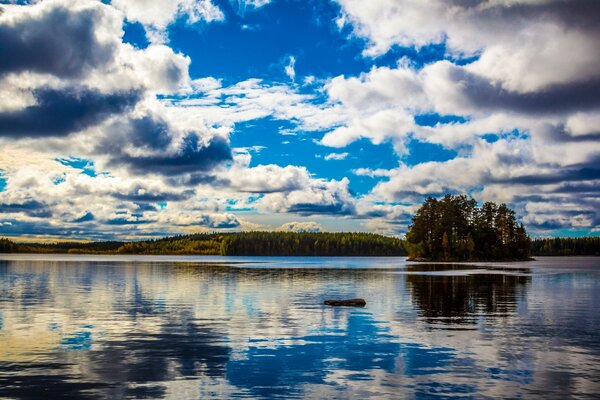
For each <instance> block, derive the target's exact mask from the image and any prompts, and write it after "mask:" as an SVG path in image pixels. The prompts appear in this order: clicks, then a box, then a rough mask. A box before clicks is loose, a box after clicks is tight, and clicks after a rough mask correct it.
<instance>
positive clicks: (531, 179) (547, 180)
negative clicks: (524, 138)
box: [490, 168, 600, 185]
mask: <svg viewBox="0 0 600 400" xmlns="http://www.w3.org/2000/svg"><path fill="white" fill-rule="evenodd" d="M594 179H600V169H596V168H581V169H573V170H557V171H556V172H555V173H552V174H536V175H522V176H518V177H512V178H502V179H496V178H492V179H490V182H491V183H512V184H524V185H549V184H553V183H561V182H574V181H588V180H594Z"/></svg>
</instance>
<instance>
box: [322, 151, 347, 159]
mask: <svg viewBox="0 0 600 400" xmlns="http://www.w3.org/2000/svg"><path fill="white" fill-rule="evenodd" d="M348 154H349V153H329V154H327V155H326V156H325V157H324V158H325V160H337V161H339V160H345V159H346V157H348Z"/></svg>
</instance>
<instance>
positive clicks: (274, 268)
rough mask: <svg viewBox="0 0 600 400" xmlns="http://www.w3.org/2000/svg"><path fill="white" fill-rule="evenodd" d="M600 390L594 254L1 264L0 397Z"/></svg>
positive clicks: (3, 259)
mask: <svg viewBox="0 0 600 400" xmlns="http://www.w3.org/2000/svg"><path fill="white" fill-rule="evenodd" d="M352 297H362V298H365V299H366V300H367V306H366V307H365V308H332V307H328V306H324V305H322V303H323V300H324V299H326V298H352ZM599 395H600V258H542V257H540V258H539V259H538V261H535V262H529V263H508V264H501V263H498V264H468V265H457V264H409V263H406V262H405V261H404V260H403V259H398V258H376V259H370V258H350V259H348V258H310V259H300V258H259V257H257V258H235V257H231V258H215V257H212V258H211V257H204V258H203V257H141V256H132V257H128V256H122V257H101V256H100V257H98V256H46V255H43V256H33V255H31V256H28V255H18V256H17V255H4V256H0V397H7V398H29V399H50V398H57V397H59V396H60V397H61V398H176V399H185V398H196V399H200V398H202V399H204V398H212V397H216V398H236V397H247V398H286V399H287V398H294V397H306V398H368V397H373V398H435V397H439V398H498V397H502V398H569V397H573V398H592V397H598V396H599Z"/></svg>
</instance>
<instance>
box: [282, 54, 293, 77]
mask: <svg viewBox="0 0 600 400" xmlns="http://www.w3.org/2000/svg"><path fill="white" fill-rule="evenodd" d="M295 65H296V57H294V56H290V58H289V61H288V63H287V65H286V66H285V69H284V70H285V74H286V75H287V76H288V78H290V79H291V80H292V81H294V80H295V79H296V70H295V69H294V67H295Z"/></svg>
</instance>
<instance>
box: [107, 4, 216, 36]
mask: <svg viewBox="0 0 600 400" xmlns="http://www.w3.org/2000/svg"><path fill="white" fill-rule="evenodd" d="M111 4H112V5H113V6H114V7H115V8H117V9H119V10H121V11H122V12H123V13H124V14H125V16H126V18H127V19H128V20H129V21H131V22H139V23H141V24H142V25H144V28H145V29H146V35H147V37H148V39H149V40H150V41H151V42H153V43H165V42H166V41H167V33H166V29H167V27H168V26H169V25H170V24H171V23H173V22H174V21H175V20H177V19H178V18H185V19H186V21H187V23H188V24H195V23H198V22H200V21H204V22H214V21H222V20H223V19H224V18H225V15H224V14H223V12H222V11H221V9H220V8H219V7H217V6H216V5H214V4H213V2H212V1H211V0H160V1H153V0H112V2H111Z"/></svg>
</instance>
